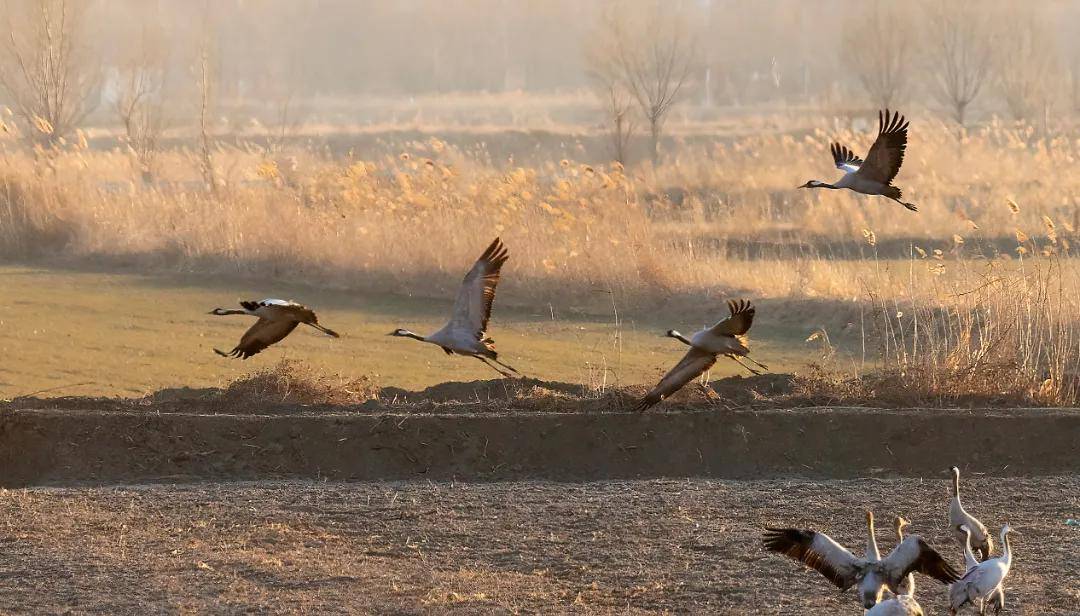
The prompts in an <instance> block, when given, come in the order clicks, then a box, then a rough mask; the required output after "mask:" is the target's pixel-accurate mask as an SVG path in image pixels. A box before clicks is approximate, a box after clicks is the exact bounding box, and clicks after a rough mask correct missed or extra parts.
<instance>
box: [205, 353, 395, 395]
mask: <svg viewBox="0 0 1080 616" xmlns="http://www.w3.org/2000/svg"><path fill="white" fill-rule="evenodd" d="M378 393H379V389H378V387H376V386H375V384H374V383H372V382H371V380H370V379H368V378H366V377H360V378H354V377H343V376H340V375H333V374H326V373H324V372H321V371H318V370H316V369H314V368H312V367H311V366H310V365H308V364H306V363H304V362H301V361H297V360H292V359H287V358H285V359H282V360H281V361H279V362H278V363H276V364H274V365H273V366H270V367H269V368H263V369H260V370H256V371H255V372H252V373H251V374H248V375H246V376H243V377H241V378H239V379H237V380H235V381H232V382H231V383H229V384H228V386H226V387H225V389H224V390H223V391H222V392H221V399H222V400H224V401H226V402H229V403H230V404H242V405H245V406H251V405H260V404H267V405H281V404H290V405H292V404H295V405H334V406H342V405H356V404H362V403H364V402H367V401H368V400H372V399H374V398H375V397H376V396H377V395H378Z"/></svg>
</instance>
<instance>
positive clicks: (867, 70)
mask: <svg viewBox="0 0 1080 616" xmlns="http://www.w3.org/2000/svg"><path fill="white" fill-rule="evenodd" d="M862 6H863V8H862V9H861V10H856V11H855V12H854V13H853V14H852V15H851V16H850V17H849V18H848V20H847V21H846V22H845V23H844V34H843V39H842V45H841V63H842V64H843V65H844V66H847V67H850V68H851V70H852V71H853V72H854V73H855V75H856V76H857V77H858V78H859V83H860V84H861V85H862V88H863V90H865V91H866V94H867V96H869V97H870V100H871V101H873V102H874V103H875V104H876V105H878V107H879V108H885V109H888V108H891V107H895V106H896V105H897V103H899V102H900V101H901V100H902V99H903V98H904V96H905V95H906V94H907V90H908V85H909V81H910V76H911V57H910V56H911V53H910V51H911V40H912V36H913V34H914V28H913V25H912V21H911V17H910V12H909V11H907V10H905V9H904V8H903V7H901V6H898V5H895V4H889V3H885V2H880V1H870V2H866V3H863V5H862Z"/></svg>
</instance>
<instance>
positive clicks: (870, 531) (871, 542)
mask: <svg viewBox="0 0 1080 616" xmlns="http://www.w3.org/2000/svg"><path fill="white" fill-rule="evenodd" d="M866 533H867V536H866V559H867V560H872V561H874V562H877V561H879V560H881V552H879V551H878V547H877V537H875V536H874V514H872V513H870V512H867V513H866Z"/></svg>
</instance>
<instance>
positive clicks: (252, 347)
mask: <svg viewBox="0 0 1080 616" xmlns="http://www.w3.org/2000/svg"><path fill="white" fill-rule="evenodd" d="M240 308H241V309H240V310H237V309H235V308H228V309H226V308H214V309H213V310H211V311H210V314H212V315H216V316H226V315H231V314H246V315H249V316H253V317H258V319H259V320H258V321H255V324H254V325H252V326H251V327H250V328H248V330H247V331H246V332H244V335H243V337H241V338H240V343H239V344H237V345H236V346H235V347H233V350H231V351H229V352H228V353H226V352H225V351H219V350H218V349H214V352H215V353H217V354H218V355H221V356H222V357H237V358H239V359H247V358H249V357H251V356H252V355H255V354H256V353H259V352H260V351H262V350H263V349H265V348H266V347H268V346H270V345H272V344H275V343H277V342H281V341H282V340H284V339H285V337H286V336H288V335H289V334H291V333H292V331H293V330H294V329H296V326H297V325H300V324H301V323H303V324H304V325H310V326H311V327H314V328H315V329H317V330H319V331H321V332H322V333H324V334H326V335H327V336H330V337H332V338H339V337H340V336H339V335H338V333H337V332H335V331H333V330H331V329H327V328H325V327H323V326H322V325H319V318H318V317H317V316H315V311H314V310H312V309H310V308H308V307H307V306H304V305H303V304H298V303H296V302H294V301H291V300H284V299H264V300H262V301H258V302H256V301H243V302H240Z"/></svg>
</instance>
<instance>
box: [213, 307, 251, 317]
mask: <svg viewBox="0 0 1080 616" xmlns="http://www.w3.org/2000/svg"><path fill="white" fill-rule="evenodd" d="M214 314H216V315H218V316H226V315H230V314H255V313H253V312H251V311H248V310H239V309H236V308H224V309H220V310H218V311H217V312H215V313H214Z"/></svg>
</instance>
